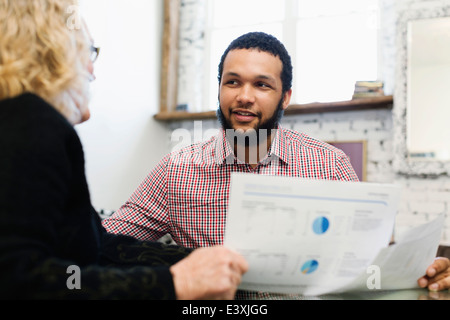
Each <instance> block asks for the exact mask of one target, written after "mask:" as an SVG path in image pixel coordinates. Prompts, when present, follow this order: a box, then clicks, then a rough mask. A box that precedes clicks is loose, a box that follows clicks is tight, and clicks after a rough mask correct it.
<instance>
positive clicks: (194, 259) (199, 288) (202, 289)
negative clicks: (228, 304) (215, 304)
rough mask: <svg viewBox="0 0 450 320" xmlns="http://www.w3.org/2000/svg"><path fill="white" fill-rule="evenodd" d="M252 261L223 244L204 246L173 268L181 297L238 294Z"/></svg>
mask: <svg viewBox="0 0 450 320" xmlns="http://www.w3.org/2000/svg"><path fill="white" fill-rule="evenodd" d="M247 270H248V264H247V262H246V261H245V259H244V258H243V257H242V256H241V255H239V254H238V253H236V252H234V251H232V250H230V249H227V248H225V247H222V246H216V247H210V248H200V249H197V250H195V251H193V252H192V253H191V254H190V255H189V256H187V257H186V258H185V259H183V260H181V261H180V262H178V263H177V264H175V265H173V266H172V267H171V268H170V271H171V273H172V276H173V282H174V286H175V293H176V296H177V299H179V300H194V299H208V300H213V299H224V300H225V299H226V300H230V299H233V298H234V295H235V293H236V290H237V287H238V285H239V284H240V283H241V277H242V275H243V274H244V273H245V272H247Z"/></svg>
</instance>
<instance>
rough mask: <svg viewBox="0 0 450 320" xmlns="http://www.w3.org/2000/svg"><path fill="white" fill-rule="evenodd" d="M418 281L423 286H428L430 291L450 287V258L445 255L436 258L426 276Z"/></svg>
mask: <svg viewBox="0 0 450 320" xmlns="http://www.w3.org/2000/svg"><path fill="white" fill-rule="evenodd" d="M417 283H418V284H419V286H420V287H421V288H427V287H428V289H429V290H430V291H440V290H444V289H450V260H449V259H448V258H443V257H438V258H436V259H435V260H434V262H433V263H432V264H431V265H430V266H429V267H428V269H427V271H426V274H425V276H423V277H422V278H420V279H419V280H418V281H417Z"/></svg>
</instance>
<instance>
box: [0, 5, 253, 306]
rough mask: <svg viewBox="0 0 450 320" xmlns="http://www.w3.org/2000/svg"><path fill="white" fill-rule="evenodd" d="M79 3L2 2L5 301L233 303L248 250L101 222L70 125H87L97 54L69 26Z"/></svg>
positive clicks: (0, 190)
mask: <svg viewBox="0 0 450 320" xmlns="http://www.w3.org/2000/svg"><path fill="white" fill-rule="evenodd" d="M76 5H77V3H76V1H75V0H33V1H17V0H0V35H1V36H0V150H1V154H0V271H1V272H0V298H3V299H17V298H19V299H20V298H25V299H35V298H37V299H53V298H56V299H59V298H64V299H66V298H67V299H68V298H78V299H110V298H111V299H112V298H116V299H117V298H121V299H123V298H129V299H175V298H178V299H197V298H209V299H212V298H219V299H222V298H226V299H230V298H233V297H234V293H235V291H236V288H237V285H238V284H239V282H240V279H241V275H242V273H243V272H245V271H246V269H247V264H246V262H245V261H244V260H243V258H242V257H241V256H240V255H237V254H236V253H234V252H232V251H230V250H228V249H226V248H223V247H214V248H205V249H200V250H196V251H194V252H192V253H191V251H189V250H187V249H184V248H180V247H175V246H164V245H162V244H160V243H150V242H140V241H137V240H135V239H133V238H129V237H125V236H115V235H111V234H107V233H106V232H104V229H103V228H102V227H101V224H100V222H99V218H98V215H97V213H96V212H95V211H94V210H93V208H92V206H91V202H90V196H89V191H88V186H87V183H86V177H85V171H84V156H83V151H82V146H81V143H80V140H79V138H78V136H77V134H76V131H75V130H74V128H73V125H75V124H77V123H80V122H83V121H86V120H87V119H89V108H88V89H89V82H90V81H91V80H92V79H93V78H94V75H93V59H90V57H91V54H94V55H96V54H98V50H97V49H95V48H94V47H93V46H92V42H91V39H90V36H89V33H88V31H87V28H86V27H85V26H84V25H83V24H82V23H81V24H80V26H78V27H77V24H73V23H72V24H69V23H68V22H69V20H70V19H73V18H74V16H73V15H74V13H73V12H74V11H73V10H70V8H72V9H73V8H74V6H76ZM74 26H75V27H74Z"/></svg>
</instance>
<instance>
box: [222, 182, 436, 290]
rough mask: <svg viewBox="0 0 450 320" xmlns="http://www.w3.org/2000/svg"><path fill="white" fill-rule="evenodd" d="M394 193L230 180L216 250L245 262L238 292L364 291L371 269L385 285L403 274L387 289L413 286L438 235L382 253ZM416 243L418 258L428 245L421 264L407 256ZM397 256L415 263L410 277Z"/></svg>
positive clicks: (350, 185) (367, 187) (378, 188)
mask: <svg viewBox="0 0 450 320" xmlns="http://www.w3.org/2000/svg"><path fill="white" fill-rule="evenodd" d="M400 192H401V189H400V187H398V186H395V185H390V184H375V183H365V182H341V181H326V180H309V179H300V178H292V177H281V176H264V175H255V174H244V173H235V174H232V177H231V188H230V200H229V201H230V202H229V210H228V216H227V223H226V231H225V241H224V243H225V245H226V246H228V247H230V248H234V249H235V250H237V251H238V252H240V253H241V254H242V255H243V256H244V257H245V258H246V259H247V261H248V263H249V271H248V272H247V273H246V274H244V276H243V279H242V283H241V285H240V287H239V289H242V290H252V291H266V292H273V293H292V294H302V295H322V294H328V293H333V292H342V291H347V290H364V289H365V290H367V279H368V277H369V276H370V275H369V274H368V273H367V270H368V268H369V267H370V266H372V265H373V264H374V263H379V264H380V268H381V274H383V273H384V271H385V270H384V268H389V272H386V277H387V279H391V278H392V277H394V276H395V275H396V272H397V273H398V272H400V273H403V274H404V275H405V279H404V281H403V280H402V282H401V283H400V282H399V283H393V284H392V285H390V288H391V287H392V288H399V287H409V286H411V285H413V282H412V280H411V279H412V278H415V277H417V274H418V273H419V272H421V273H422V274H423V272H424V270H425V269H426V266H428V265H429V264H430V263H431V261H432V260H431V261H430V259H431V258H430V255H431V253H432V252H433V250H434V254H435V253H436V249H437V245H436V237H437V238H439V237H440V234H439V235H437V236H436V234H435V233H436V232H438V231H437V230H435V229H434V227H430V228H428V229H427V228H424V229H426V230H424V231H423V235H424V237H425V238H426V237H427V236H429V239H427V238H426V239H425V241H424V240H423V239H421V240H420V241H417V237H416V236H415V235H413V234H411V235H409V236H407V237H406V241H403V240H402V242H404V245H402V244H401V243H398V244H396V245H394V246H391V247H389V242H390V240H391V237H392V234H393V230H394V223H395V216H396V213H397V208H398V204H399V201H400ZM431 238H433V239H431ZM427 240H429V241H428V242H427ZM413 242H415V243H414V249H412V247H413V245H412V244H413ZM418 242H420V245H421V247H420V248H421V249H423V250H424V251H426V250H427V248H426V247H427V245H428V247H429V248H428V251H427V254H426V255H425V256H426V257H425V256H421V255H420V254H417V256H412V254H413V253H414V252H416V253H417V251H418V250H416V249H417V248H418V247H416V245H418ZM393 250H397V252H401V254H402V255H403V256H402V258H401V259H400V257H399V254H398V253H395V252H394V251H393ZM420 251H421V252H422V250H420ZM408 254H409V256H408ZM405 257H409V258H410V260H409V261H410V264H413V263H414V265H416V264H415V262H413V260H414V259H416V260H420V261H421V264H420V265H419V264H417V270H415V271H414V272H412V273H411V274H410V275H406V274H405V273H404V271H405V270H398V269H397V270H395V268H394V265H395V263H394V262H395V261H394V260H397V259H396V258H398V260H404V258H405ZM392 258H394V259H392ZM376 259H377V260H376ZM397 263H398V261H397ZM424 265H426V266H425V267H423V266H424ZM403 267H404V265H403ZM391 268H392V270H391ZM418 278H419V277H417V279H418ZM417 279H415V280H417ZM380 281H383V278H380ZM382 284H383V283H382Z"/></svg>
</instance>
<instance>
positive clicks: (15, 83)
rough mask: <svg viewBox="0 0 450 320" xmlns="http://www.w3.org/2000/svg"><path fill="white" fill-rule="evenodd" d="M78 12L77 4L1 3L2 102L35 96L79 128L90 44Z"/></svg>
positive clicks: (71, 0)
mask: <svg viewBox="0 0 450 320" xmlns="http://www.w3.org/2000/svg"><path fill="white" fill-rule="evenodd" d="M76 8H78V2H77V0H0V100H3V99H7V98H13V97H15V96H18V95H21V94H23V93H26V92H29V93H34V94H36V95H38V96H40V97H41V98H43V99H44V100H46V101H47V102H48V103H49V104H51V105H52V106H53V107H54V108H55V109H57V110H58V111H60V112H61V113H62V114H63V115H64V116H65V117H66V118H67V119H68V120H69V121H70V122H71V123H73V124H75V123H79V122H81V112H82V111H81V110H82V109H83V108H87V103H88V99H89V92H88V89H89V76H90V75H89V72H88V71H87V65H88V63H89V55H90V52H89V49H90V39H89V36H88V34H87V29H86V28H85V26H84V25H83V24H82V23H74V21H77V19H80V18H79V17H76V16H75V15H77V10H76ZM74 19H75V20H74ZM78 21H80V20H78Z"/></svg>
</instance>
